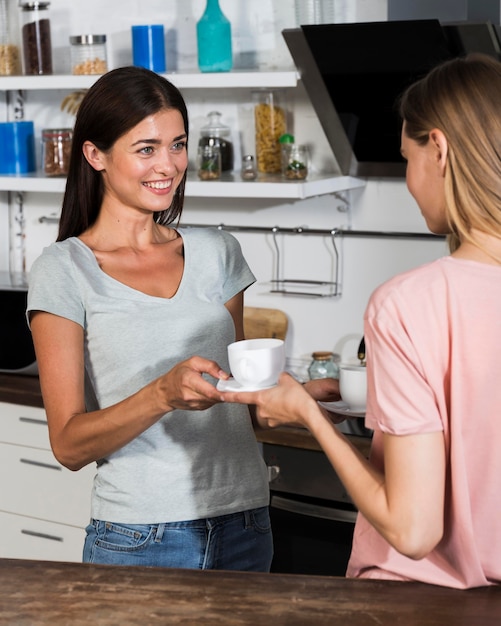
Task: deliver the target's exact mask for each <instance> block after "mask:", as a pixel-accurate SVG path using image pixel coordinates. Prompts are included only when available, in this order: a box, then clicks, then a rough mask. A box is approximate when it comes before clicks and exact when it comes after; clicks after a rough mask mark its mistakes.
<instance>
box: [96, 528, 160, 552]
mask: <svg viewBox="0 0 501 626" xmlns="http://www.w3.org/2000/svg"><path fill="white" fill-rule="evenodd" d="M154 529H155V527H154V526H149V525H142V524H141V525H137V524H134V525H131V526H127V525H125V524H115V523H112V522H99V523H98V526H97V528H96V538H95V546H97V547H99V548H102V549H104V550H110V551H116V552H131V551H134V550H140V549H142V548H144V547H145V546H146V545H147V544H148V543H149V542H150V541H151V538H152V537H153V534H154Z"/></svg>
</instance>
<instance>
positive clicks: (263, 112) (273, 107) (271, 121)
mask: <svg viewBox="0 0 501 626" xmlns="http://www.w3.org/2000/svg"><path fill="white" fill-rule="evenodd" d="M253 99H254V127H255V134H256V161H257V170H258V172H261V173H262V174H280V172H281V170H282V162H281V145H280V143H279V139H280V137H281V136H282V135H283V134H284V133H286V132H287V111H288V109H287V107H286V103H285V94H284V93H283V92H282V91H281V90H271V91H269V90H266V91H265V90H263V91H255V92H254V93H253Z"/></svg>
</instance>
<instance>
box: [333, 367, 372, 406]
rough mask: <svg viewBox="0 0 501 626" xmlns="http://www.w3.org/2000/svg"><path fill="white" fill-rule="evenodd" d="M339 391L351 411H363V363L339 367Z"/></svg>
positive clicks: (364, 397) (365, 375) (364, 380)
mask: <svg viewBox="0 0 501 626" xmlns="http://www.w3.org/2000/svg"><path fill="white" fill-rule="evenodd" d="M339 393H340V394H341V399H342V400H343V402H346V404H347V405H348V407H349V408H350V410H352V411H360V412H362V411H365V407H366V403H367V369H366V367H365V366H363V365H343V364H341V365H340V367H339Z"/></svg>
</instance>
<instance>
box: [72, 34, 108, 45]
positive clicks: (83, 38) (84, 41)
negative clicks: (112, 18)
mask: <svg viewBox="0 0 501 626" xmlns="http://www.w3.org/2000/svg"><path fill="white" fill-rule="evenodd" d="M99 43H106V35H73V36H72V37H70V44H71V45H73V46H84V45H92V44H99Z"/></svg>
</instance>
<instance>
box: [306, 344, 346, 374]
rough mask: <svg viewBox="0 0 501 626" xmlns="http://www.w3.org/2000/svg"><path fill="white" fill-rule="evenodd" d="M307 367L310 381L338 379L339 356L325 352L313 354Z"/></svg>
mask: <svg viewBox="0 0 501 626" xmlns="http://www.w3.org/2000/svg"><path fill="white" fill-rule="evenodd" d="M311 357H312V361H311V363H310V365H309V367H308V376H309V377H310V380H316V379H318V378H339V355H337V354H334V353H332V352H327V351H319V352H313V354H312V355H311Z"/></svg>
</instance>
